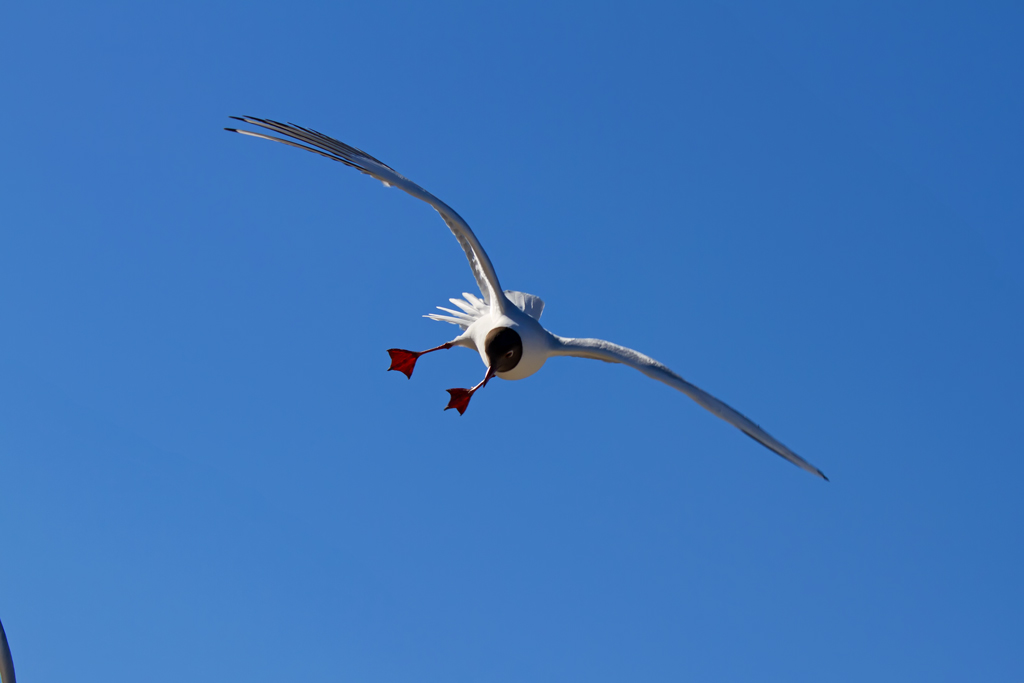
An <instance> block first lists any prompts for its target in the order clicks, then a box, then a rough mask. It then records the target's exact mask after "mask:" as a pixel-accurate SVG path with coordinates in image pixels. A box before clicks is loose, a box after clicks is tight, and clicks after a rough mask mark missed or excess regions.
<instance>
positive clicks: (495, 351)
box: [486, 327, 523, 372]
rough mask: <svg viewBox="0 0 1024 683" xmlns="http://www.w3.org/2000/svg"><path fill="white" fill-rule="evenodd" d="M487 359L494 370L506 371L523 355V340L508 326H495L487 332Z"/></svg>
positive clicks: (515, 364)
mask: <svg viewBox="0 0 1024 683" xmlns="http://www.w3.org/2000/svg"><path fill="white" fill-rule="evenodd" d="M486 344H487V346H486V351H487V359H488V360H489V361H490V363H491V367H492V368H494V370H495V372H508V371H509V370H511V369H512V368H514V367H515V366H517V365H519V359H520V358H522V357H523V340H522V339H520V338H519V333H518V332H516V331H515V330H513V329H512V328H510V327H495V328H494V329H493V330H491V331H490V332H488V333H487V339H486Z"/></svg>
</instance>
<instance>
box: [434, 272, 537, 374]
mask: <svg viewBox="0 0 1024 683" xmlns="http://www.w3.org/2000/svg"><path fill="white" fill-rule="evenodd" d="M509 294H511V295H513V298H515V295H516V294H520V292H503V293H502V296H504V297H505V299H506V301H508V302H509V303H510V304H511V305H510V306H506V307H505V310H504V312H502V311H500V310H498V309H497V307H492V306H488V305H486V304H484V303H483V302H482V301H480V300H479V299H477V298H476V297H474V296H473V295H472V294H469V293H464V294H463V295H462V296H463V297H465V298H464V299H452V300H451V301H452V303H454V304H455V305H456V306H459V307H460V308H462V309H463V310H466V308H469V307H473V303H470V302H475V303H477V304H478V305H479V307H480V308H479V309H477V308H475V307H473V314H476V313H477V311H478V310H479V311H480V312H479V314H478V315H479V317H475V318H474V317H473V315H472V314H471V315H468V316H467V315H463V316H462V318H461V321H460V322H455V319H453V318H452V317H451V316H442V315H436V314H431V315H429V316H427V317H428V318H432V319H434V320H440V321H443V322H452V323H454V324H457V325H460V326H463V325H464V324H465V323H468V326H466V327H465V330H464V331H463V333H462V334H460V335H459V336H458V337H456V338H455V339H453V340H452V341H451V344H452V345H453V346H463V347H465V348H467V349H473V350H474V351H476V352H477V353H479V354H480V360H482V361H483V363H484V366H485V367H487V366H488V365H489V364H490V362H489V360H488V358H487V352H486V346H487V344H486V339H487V335H488V334H490V332H491V331H492V330H495V329H500V328H503V327H504V328H509V329H512V330H515V331H516V333H517V334H518V335H519V338H520V339H521V340H522V342H523V356H522V358H521V359H520V360H519V363H518V364H517V365H516V366H515V367H514V368H512V370H510V371H508V372H498V373H496V376H497V377H498V378H499V379H508V380H515V379H526V378H527V377H529V376H530V375H532V374H533V373H535V372H537V371H538V370H540V369H541V367H542V366H543V365H544V363H545V361H547V359H548V358H550V357H551V356H552V355H553V354H552V351H553V350H554V348H555V347H556V346H557V341H556V337H555V335H553V334H551V333H550V332H548V331H547V330H545V329H544V328H543V327H542V326H541V324H540V323H539V322H538V321H537V320H536V319H535V318H533V317H532V316H530V315H529V314H528V313H526V312H525V311H524V310H522V309H520V308H518V307H517V306H516V305H515V303H513V302H512V301H511V300H510V299H509V297H508V295H509ZM525 296H531V297H532V295H529V294H527V295H525ZM532 298H533V299H534V300H537V301H539V299H538V298H537V297H532ZM438 308H440V307H438ZM441 310H444V311H448V312H449V313H455V311H451V310H450V309H441ZM470 320H472V322H470Z"/></svg>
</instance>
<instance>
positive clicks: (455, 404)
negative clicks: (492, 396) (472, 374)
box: [445, 389, 475, 415]
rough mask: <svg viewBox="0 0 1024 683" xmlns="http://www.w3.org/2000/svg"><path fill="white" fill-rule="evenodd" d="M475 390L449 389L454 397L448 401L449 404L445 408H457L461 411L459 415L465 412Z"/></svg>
mask: <svg viewBox="0 0 1024 683" xmlns="http://www.w3.org/2000/svg"><path fill="white" fill-rule="evenodd" d="M473 391H475V390H474V389H448V393H449V394H451V395H452V398H451V400H450V401H448V406H447V407H446V408H445V410H451V409H452V408H455V410H457V411H459V415H462V414H463V413H465V412H466V408H468V407H469V399H471V398H473Z"/></svg>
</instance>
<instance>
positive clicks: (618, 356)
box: [552, 337, 828, 481]
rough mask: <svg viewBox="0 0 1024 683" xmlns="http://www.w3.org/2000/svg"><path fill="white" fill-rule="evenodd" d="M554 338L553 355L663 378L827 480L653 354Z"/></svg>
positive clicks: (591, 341) (599, 342)
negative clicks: (656, 358)
mask: <svg viewBox="0 0 1024 683" xmlns="http://www.w3.org/2000/svg"><path fill="white" fill-rule="evenodd" d="M555 339H556V340H557V342H558V346H557V348H555V349H554V350H553V351H552V354H553V355H556V356H576V357H578V358H594V359H596V360H603V361H605V362H607V363H622V364H624V365H628V366H630V367H633V368H636V369H637V370H639V371H640V372H642V373H644V374H645V375H647V376H648V377H650V378H651V379H656V380H658V381H659V382H664V383H665V384H667V385H669V386H670V387H672V388H673V389H677V390H679V391H681V392H683V393H684V394H686V395H687V396H689V397H690V398H692V399H693V400H694V401H696V402H697V404H698V405H700V406H701V407H702V408H705V409H707V410H709V411H710V412H711V413H712V414H714V415H715V416H716V417H720V418H722V419H723V420H725V421H726V422H728V423H729V424H731V425H732V426H733V427H736V428H738V429H740V430H741V431H742V432H743V433H744V434H746V435H747V436H749V437H750V438H752V439H753V440H754V441H757V442H758V443H760V444H761V445H763V446H765V447H766V448H768V449H770V450H772V451H774V452H775V453H777V454H779V455H780V456H782V457H783V458H785V459H786V460H788V461H790V462H791V463H793V464H794V465H796V466H797V467H799V468H801V469H804V470H807V471H808V472H810V473H811V474H816V475H818V476H819V477H821V478H822V479H824V480H825V481H828V477H826V476H825V475H824V474H822V472H821V470H819V469H818V468H817V467H815V466H814V465H812V464H811V463H809V462H807V461H806V460H804V459H803V458H801V457H800V456H799V455H797V454H796V453H794V452H793V451H791V450H789V449H788V448H786V447H785V446H784V445H782V444H781V443H779V442H778V441H777V440H776V439H775V437H773V436H772V435H771V434H769V433H768V432H766V431H764V430H763V429H761V428H760V427H759V426H757V425H756V424H754V422H752V421H751V420H750V419H749V418H747V417H746V416H745V415H743V414H742V413H740V412H739V411H738V410H736V409H734V408H731V407H729V406H728V405H726V404H725V403H723V402H722V401H719V400H718V399H717V398H715V397H714V396H712V395H711V394H709V393H707V392H706V391H704V390H702V389H700V388H698V387H695V386H694V385H692V384H690V383H689V382H687V381H686V380H685V379H683V378H682V377H680V376H679V375H677V374H676V373H674V372H672V371H671V370H669V369H668V368H667V367H665V366H664V365H662V364H661V363H659V362H658V361H656V360H654V359H653V358H650V357H648V356H645V355H644V354H642V353H639V352H637V351H634V350H633V349H627V348H626V347H625V346H619V345H618V344H612V343H611V342H606V341H604V340H602V339H566V338H564V337H555Z"/></svg>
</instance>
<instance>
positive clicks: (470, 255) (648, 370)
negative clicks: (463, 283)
mask: <svg viewBox="0 0 1024 683" xmlns="http://www.w3.org/2000/svg"><path fill="white" fill-rule="evenodd" d="M232 118H237V117H232ZM238 120H239V121H243V122H245V123H249V124H252V125H256V126H260V127H262V128H265V129H268V130H272V131H275V132H277V133H281V134H283V135H287V136H288V137H290V138H293V139H292V140H285V139H282V138H278V137H273V136H270V135H265V134H263V133H256V132H253V131H247V130H238V129H235V128H228V129H227V130H230V131H232V132H236V133H242V134H244V135H251V136H253V137H259V138H264V139H267V140H274V141H276V142H282V143H284V144H286V145H291V146H293V147H299V148H301V149H305V150H307V151H310V152H314V153H316V154H320V155H321V156H325V157H327V158H329V159H333V160H335V161H340V162H341V163H343V164H345V165H347V166H351V167H353V168H355V169H357V170H359V171H361V172H362V173H365V174H367V175H370V176H372V177H374V178H376V179H377V180H380V181H381V182H382V183H384V185H385V186H387V187H397V188H398V189H401V190H403V191H404V192H407V193H408V194H410V195H412V196H413V197H415V198H417V199H419V200H422V201H424V202H426V203H428V204H430V205H431V206H432V207H434V209H435V210H436V211H437V212H438V213H439V214H440V215H441V218H442V219H443V220H444V222H445V223H446V224H447V225H448V228H449V229H450V230H451V231H452V234H453V235H455V238H456V239H457V240H458V242H459V245H460V246H461V247H462V249H463V251H465V253H466V258H467V259H468V261H469V265H470V268H471V269H472V271H473V276H474V278H475V279H476V282H477V285H478V286H479V287H480V292H481V294H482V295H483V298H482V299H481V298H478V297H476V296H474V295H472V294H469V293H464V294H463V299H449V301H451V302H452V304H454V305H455V306H456V307H457V308H458V309H459V310H453V309H449V308H441V307H440V306H439V307H438V308H440V309H441V310H442V311H443V312H444V313H445V314H444V315H440V314H436V313H433V314H430V315H428V316H426V317H428V318H431V319H433V320H438V321H442V322H447V323H451V324H453V325H458V326H459V327H461V328H462V330H463V331H462V334H460V335H459V336H458V337H456V338H455V339H453V340H452V341H450V342H448V343H446V344H442V345H441V346H439V347H437V348H435V349H430V350H429V351H436V350H440V349H442V348H451V347H453V346H462V347H465V348H469V349H474V350H476V351H477V352H478V353H479V354H480V358H481V360H482V361H483V363H484V365H485V366H486V367H487V376H486V377H485V379H484V381H482V382H481V383H480V384H478V385H477V386H476V387H474V388H473V389H471V390H465V389H449V392H450V393H452V404H450V405H449V407H458V409H459V412H460V413H462V412H463V411H464V410H465V407H466V405H468V402H469V396H472V394H473V392H475V391H476V390H477V389H479V388H481V387H483V386H484V385H486V383H487V380H488V379H490V377H492V376H497V377H499V378H501V379H507V380H517V379H524V378H526V377H529V376H530V375H532V374H534V373H535V372H537V371H538V370H540V369H541V367H542V366H543V365H544V363H545V362H546V361H547V360H548V359H549V358H552V357H554V356H574V357H577V358H591V359H594V360H601V361H605V362H608V363H621V364H624V365H628V366H630V367H632V368H635V369H637V370H639V371H640V372H642V373H643V374H645V375H647V376H648V377H650V378H651V379H656V380H658V381H659V382H663V383H664V384H667V385H668V386H670V387H672V388H673V389H676V390H678V391H680V392H682V393H684V394H686V395H687V396H689V397H690V398H691V399H693V400H694V401H695V402H697V404H699V405H700V406H701V407H703V408H705V409H706V410H708V411H710V412H711V413H712V414H714V415H715V416H716V417H719V418H721V419H722V420H725V421H726V422H728V423H729V424H731V425H733V426H734V427H736V428H738V429H740V430H741V431H743V432H744V433H745V434H746V435H747V436H749V437H751V438H752V439H754V440H755V441H757V442H759V443H761V444H762V445H764V446H765V447H767V448H769V449H770V450H772V451H774V452H775V453H776V454H778V455H780V456H782V457H783V458H785V459H786V460H789V461H790V462H791V463H793V464H794V465H796V466H797V467H800V468H802V469H804V470H807V471H808V472H810V473H812V474H815V475H817V476H819V477H821V478H822V479H826V477H825V475H824V474H822V472H821V470H819V469H818V468H816V467H814V466H813V465H811V464H810V463H809V462H807V461H806V460H804V459H803V458H801V457H800V456H799V455H797V454H796V453H794V452H793V451H791V450H790V449H789V448H787V447H786V446H784V445H783V444H782V443H780V442H779V441H778V440H776V439H775V438H774V437H772V436H771V435H770V434H768V433H767V432H766V431H765V430H763V429H761V427H759V426H758V425H756V424H755V423H754V422H752V421H751V420H750V419H749V418H747V417H746V416H744V415H743V414H742V413H740V412H739V411H737V410H735V409H734V408H732V407H730V406H728V405H726V404H725V403H723V402H722V401H720V400H718V399H717V398H715V397H714V396H712V395H711V394H709V393H707V392H705V391H703V390H702V389H700V388H698V387H696V386H694V385H693V384H690V383H689V382H687V381H686V380H684V379H683V378H682V377H680V376H679V375H677V374H676V373H674V372H672V371H671V370H669V369H668V368H667V367H666V366H664V365H663V364H661V363H659V362H658V361H656V360H654V359H653V358H650V357H648V356H645V355H644V354H642V353H640V352H638V351H634V350H633V349H628V348H626V347H624V346H619V345H617V344H613V343H611V342H608V341H604V340H602V339H572V338H567V337H559V336H558V335H556V334H552V333H551V332H548V331H547V330H545V329H544V328H543V327H542V326H541V324H540V322H539V321H540V316H541V313H542V312H543V310H544V302H543V301H541V300H540V298H539V297H536V296H533V295H532V294H525V293H523V292H515V291H511V290H503V289H502V288H501V285H500V284H499V283H498V275H497V273H496V272H495V270H494V266H493V265H492V264H491V260H490V258H489V257H488V256H487V253H486V252H485V251H484V249H483V247H482V246H481V245H480V242H479V240H478V239H477V238H476V235H475V234H474V233H473V231H472V229H470V227H469V225H468V224H467V223H466V221H464V220H463V219H462V217H460V216H459V214H457V213H456V212H455V211H454V210H453V209H452V208H451V207H449V206H448V205H447V204H445V203H444V202H442V201H441V200H440V199H438V198H437V197H435V196H434V195H432V194H430V193H429V192H427V191H426V190H424V189H423V188H422V187H420V186H419V185H417V184H416V183H414V182H412V181H411V180H409V179H408V178H405V177H404V176H402V175H400V174H399V173H398V172H397V171H395V170H394V169H393V168H391V167H390V166H387V165H386V164H384V163H383V162H381V161H379V160H377V159H374V158H373V157H371V156H370V155H369V154H367V153H366V152H363V151H361V150H358V149H356V148H354V147H350V146H349V145H346V144H345V143H343V142H340V141H338V140H335V139H333V138H330V137H327V136H326V135H323V134H321V133H318V132H316V131H314V130H310V129H308V128H302V127H300V126H295V125H292V124H286V123H278V122H276V121H271V120H269V119H257V118H252V117H243V118H238ZM502 330H511V331H513V332H515V334H516V335H518V340H517V342H516V343H517V344H518V343H520V342H521V347H522V354H521V356H520V358H519V359H518V362H516V364H515V365H514V367H511V368H509V369H506V370H502V369H501V367H500V365H501V364H500V362H499V363H496V362H495V357H489V355H488V340H489V339H491V335H492V333H494V332H496V331H502ZM503 334H509V333H507V332H503ZM510 336H514V335H510ZM503 349H504V350H507V349H508V346H505V347H503ZM504 350H503V353H504V352H505V351H504ZM391 351H395V352H396V353H399V354H404V356H403V357H402V363H403V365H402V367H395V363H396V360H395V356H394V355H393V356H392V362H393V366H392V368H391V369H394V370H401V371H402V372H404V373H405V374H406V375H407V376H410V377H411V376H412V368H413V366H414V364H415V362H416V358H418V357H419V356H420V355H422V354H423V353H427V352H409V351H403V350H399V349H392V350H391ZM389 352H390V351H389ZM511 355H512V354H511V352H510V353H509V357H511ZM513 362H514V361H513ZM453 392H461V394H462V399H463V402H462V403H461V404H460V405H459V406H456V405H454V404H455V402H456V401H457V399H456V393H453Z"/></svg>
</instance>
